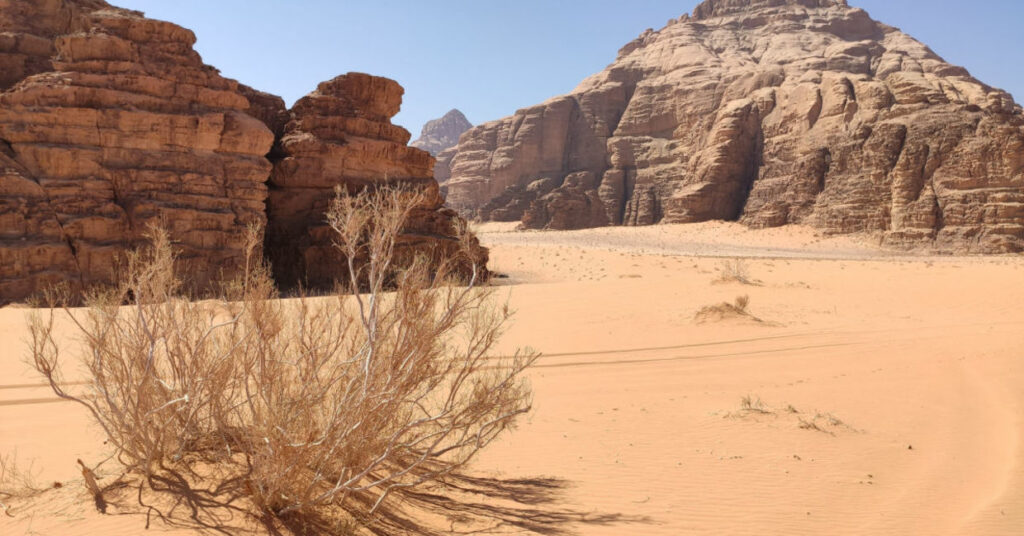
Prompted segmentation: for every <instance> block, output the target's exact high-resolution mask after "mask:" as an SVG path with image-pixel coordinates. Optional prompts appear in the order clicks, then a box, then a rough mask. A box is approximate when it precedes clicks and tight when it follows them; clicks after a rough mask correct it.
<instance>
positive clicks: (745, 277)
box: [714, 259, 761, 286]
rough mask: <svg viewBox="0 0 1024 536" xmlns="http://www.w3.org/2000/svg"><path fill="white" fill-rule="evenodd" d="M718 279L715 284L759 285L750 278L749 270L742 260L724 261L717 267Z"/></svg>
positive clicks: (759, 283) (758, 282)
mask: <svg viewBox="0 0 1024 536" xmlns="http://www.w3.org/2000/svg"><path fill="white" fill-rule="evenodd" d="M718 273H719V275H718V279H716V280H715V281H714V282H715V283H740V284H742V285H753V286H759V285H761V282H760V281H755V280H754V279H752V278H751V277H750V269H749V268H747V262H746V261H745V260H744V259H730V260H724V261H722V262H721V263H720V264H719V265H718Z"/></svg>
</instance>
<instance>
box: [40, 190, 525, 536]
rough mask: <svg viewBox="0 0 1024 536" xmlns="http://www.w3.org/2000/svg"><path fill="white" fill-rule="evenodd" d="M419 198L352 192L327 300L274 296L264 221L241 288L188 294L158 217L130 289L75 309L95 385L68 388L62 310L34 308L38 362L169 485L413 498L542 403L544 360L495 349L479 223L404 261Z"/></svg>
mask: <svg viewBox="0 0 1024 536" xmlns="http://www.w3.org/2000/svg"><path fill="white" fill-rule="evenodd" d="M420 201H421V198H420V196H419V195H418V194H415V193H411V192H407V191H398V190H382V191H376V192H370V193H364V194H361V195H358V196H349V195H346V194H344V193H343V192H339V196H338V198H337V199H336V201H335V202H334V203H333V205H332V206H331V207H330V210H329V214H328V222H329V223H330V225H331V227H332V228H333V229H334V230H335V231H336V232H337V237H336V238H337V247H338V248H339V249H340V250H341V253H342V254H343V255H344V257H345V259H347V265H346V266H344V267H343V269H342V270H341V273H342V274H344V278H343V279H344V280H343V282H342V283H341V284H339V286H338V290H337V292H335V293H334V294H333V295H331V296H328V297H324V298H318V299H309V298H299V299H296V300H287V301H286V300H278V299H275V298H276V297H277V294H276V290H275V288H274V284H273V281H272V280H271V276H270V273H269V271H268V269H267V267H266V266H265V265H264V263H262V262H261V260H260V256H259V251H258V250H259V247H258V246H259V244H260V237H261V234H262V233H261V232H260V231H259V230H258V229H252V230H251V232H250V239H249V244H248V255H247V261H246V266H245V269H244V273H243V275H242V276H240V277H239V278H238V279H237V280H235V281H233V282H232V283H230V284H227V285H226V286H225V288H224V298H225V300H223V301H221V302H211V301H206V302H190V301H188V300H186V299H184V298H182V297H181V295H180V292H179V290H180V289H181V287H182V284H181V279H180V277H181V276H180V274H176V273H175V270H174V263H175V256H174V252H173V247H172V244H171V241H170V240H169V238H168V235H167V234H166V233H165V232H163V231H161V230H159V229H154V230H152V232H151V235H150V240H151V245H150V246H149V247H147V248H144V249H142V250H140V251H138V252H136V253H134V254H132V255H131V256H130V257H129V259H128V262H127V266H126V270H125V273H124V274H122V276H121V277H120V278H119V281H121V283H120V285H119V286H118V288H116V289H113V290H109V291H104V292H94V293H92V294H91V295H90V296H88V299H87V304H88V307H87V309H86V310H85V312H84V313H82V314H69V315H68V316H69V317H70V318H71V319H72V321H73V322H74V324H75V325H76V326H77V329H78V331H79V332H80V335H81V337H82V340H83V341H84V355H83V360H84V364H85V366H86V368H87V370H88V372H89V376H90V380H91V385H90V389H89V391H88V392H86V393H71V392H68V391H66V390H65V388H64V387H62V374H61V370H62V366H61V363H62V359H63V357H64V354H65V352H64V351H63V350H62V349H61V348H60V347H59V346H58V344H57V342H56V338H55V333H54V318H55V316H56V315H57V314H59V312H60V309H59V308H57V307H51V308H50V310H49V313H37V314H35V315H34V316H33V317H32V318H31V320H30V329H31V335H32V337H31V356H32V361H33V363H34V365H35V368H36V369H37V370H38V371H39V372H40V373H41V374H42V375H43V376H44V377H45V378H46V379H47V380H48V381H49V383H50V386H51V387H52V389H53V391H54V392H55V393H56V394H57V395H58V396H60V397H62V398H65V399H68V400H72V401H75V402H77V403H79V404H81V405H83V406H85V407H86V408H87V409H88V410H89V411H90V412H91V414H92V416H93V417H94V419H95V421H96V422H97V423H98V424H99V425H100V426H101V427H102V428H103V430H104V431H105V432H106V435H107V437H108V439H109V443H110V444H111V445H113V446H114V447H115V448H116V451H117V454H118V459H119V460H120V461H121V462H122V463H123V464H124V465H125V466H126V468H127V469H128V471H130V472H132V473H133V474H137V475H140V476H141V477H142V478H141V481H143V482H148V483H149V485H150V486H151V487H153V489H157V487H159V488H160V489H166V488H168V487H170V483H172V482H182V481H183V479H182V478H179V477H178V476H176V475H181V474H184V475H188V479H187V480H188V481H189V482H192V481H199V482H201V483H202V485H203V486H204V488H205V489H213V488H214V487H216V488H217V489H227V488H232V489H236V490H238V494H239V495H242V496H244V497H247V498H248V499H249V500H250V501H251V504H252V506H253V508H254V509H255V512H254V515H258V516H260V517H262V518H264V519H267V518H269V519H275V520H280V521H282V522H285V523H286V524H291V523H295V522H296V520H299V521H300V522H301V521H303V520H316V519H327V518H331V519H334V520H335V521H334V523H335V525H334V526H341V524H342V523H344V524H347V523H350V522H352V521H356V522H359V523H365V524H372V523H373V516H372V514H374V513H377V514H381V509H383V510H384V512H385V513H386V512H387V511H388V509H389V508H391V509H393V508H398V507H399V506H398V504H399V503H400V502H401V501H399V500H397V499H400V498H401V497H402V496H403V495H408V494H411V493H415V492H416V491H417V490H418V489H419V488H421V487H422V486H424V485H428V484H434V483H437V482H438V481H444V480H445V479H446V477H448V476H449V475H455V474H457V473H458V472H459V471H461V470H463V469H464V468H465V466H466V464H467V463H468V462H469V461H470V460H471V459H473V457H474V456H475V455H476V454H477V453H478V452H480V450H481V449H483V448H485V447H487V445H488V444H490V443H491V442H492V441H494V439H495V438H497V437H498V436H499V435H500V434H501V433H502V432H503V431H505V430H508V429H510V428H511V427H513V425H514V424H515V422H516V418H517V417H518V416H519V415H522V414H524V413H525V412H527V411H528V410H529V408H530V398H531V393H530V389H529V387H528V385H527V384H526V383H525V381H524V379H523V378H522V373H523V371H524V370H525V369H526V368H527V367H528V366H529V365H530V364H531V363H532V362H533V361H534V359H535V356H534V355H532V354H529V353H517V354H516V355H515V356H511V357H502V358H494V357H488V353H489V350H491V349H492V348H493V347H494V345H495V343H496V341H497V340H498V338H499V336H500V335H501V334H502V332H503V329H504V326H505V324H506V322H507V320H508V319H509V317H510V312H509V310H508V308H507V306H505V307H502V306H500V305H498V304H496V303H495V302H494V301H493V299H492V293H491V291H490V290H488V289H487V288H482V287H480V286H479V280H478V279H479V274H480V271H481V270H482V267H478V266H476V264H473V263H471V264H472V266H471V270H469V273H465V271H461V272H460V270H458V269H457V267H459V266H465V263H466V260H467V259H470V260H471V261H472V259H473V256H472V252H471V251H470V245H471V240H472V239H471V236H470V235H469V233H468V232H466V231H465V230H464V229H463V230H462V232H461V245H462V247H460V248H456V249H457V251H456V252H454V253H451V254H446V255H443V256H441V258H440V259H438V258H437V257H436V256H435V257H433V258H431V259H428V258H427V257H426V256H422V255H414V256H405V257H402V259H401V262H399V260H398V259H399V256H398V254H397V253H396V246H397V245H398V244H397V243H398V241H399V237H400V234H401V230H402V226H403V224H404V223H405V221H406V219H407V217H408V216H409V213H410V211H411V210H412V209H413V208H414V207H416V206H417V204H418V203H419V202H420ZM456 282H457V283H459V284H455V283H456ZM389 289H393V292H392V291H389ZM126 302H127V303H130V305H128V306H126V307H121V305H122V304H123V303H126ZM54 305H56V302H54ZM68 312H69V313H70V311H68ZM210 480H213V482H210ZM158 483H159V484H161V485H160V486H157V484H158ZM140 485H141V484H140ZM389 497H391V499H389ZM339 520H341V521H339Z"/></svg>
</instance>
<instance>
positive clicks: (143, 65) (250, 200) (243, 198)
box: [0, 0, 274, 297]
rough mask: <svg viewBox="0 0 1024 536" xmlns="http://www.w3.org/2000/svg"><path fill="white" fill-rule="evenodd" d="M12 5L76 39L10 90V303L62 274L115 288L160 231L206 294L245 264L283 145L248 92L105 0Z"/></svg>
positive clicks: (166, 30) (182, 36)
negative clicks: (275, 150) (121, 270)
mask: <svg viewBox="0 0 1024 536" xmlns="http://www.w3.org/2000/svg"><path fill="white" fill-rule="evenodd" d="M9 3H11V2H9ZM12 6H13V7H14V9H13V10H12V11H10V12H8V11H6V10H5V11H3V12H2V14H0V15H2V16H4V17H5V18H6V16H7V15H9V14H10V13H13V14H16V15H21V16H24V17H25V18H26V19H27V20H37V21H42V22H46V21H48V20H49V18H50V16H51V14H52V13H51V12H53V11H56V12H58V13H60V14H61V16H60V17H57V18H58V19H65V18H66V17H70V19H65V20H64V22H63V23H64V24H65V26H64V27H63V28H55V27H53V26H46V28H44V29H45V31H46V32H60V31H66V32H69V33H63V34H61V35H58V36H56V37H54V38H53V40H52V41H51V43H52V47H53V48H52V51H53V54H52V57H51V58H50V60H49V62H50V68H52V69H53V70H52V71H49V72H40V73H37V74H33V75H31V76H28V77H26V78H24V79H23V80H21V81H19V82H18V83H17V84H16V85H14V86H13V87H11V88H9V89H8V90H7V91H5V92H4V93H2V94H0V140H2V142H0V143H2V145H3V147H4V148H5V149H6V152H7V154H6V157H5V159H4V173H5V178H4V181H5V185H4V188H3V190H2V194H3V197H4V201H3V204H4V205H6V207H7V210H6V211H5V214H4V216H3V217H4V218H5V220H6V221H5V224H4V225H3V228H2V239H0V240H2V242H0V249H3V250H4V256H5V257H9V258H8V262H5V263H4V265H3V267H2V268H0V272H2V273H0V281H3V285H4V287H5V290H4V291H3V295H4V296H7V297H20V296H24V295H27V294H30V293H32V292H34V291H35V290H38V288H39V286H40V284H41V282H43V281H44V280H49V279H52V278H58V279H63V280H67V281H71V282H73V283H75V284H77V285H84V286H87V285H90V284H95V283H104V282H107V281H109V278H110V276H111V274H112V271H113V268H114V266H115V263H116V262H117V261H118V258H119V256H121V255H122V254H123V253H124V252H125V251H126V250H127V249H128V248H131V247H132V246H134V245H136V244H137V243H138V242H139V241H140V240H141V239H142V238H143V237H144V235H145V233H146V231H147V229H148V227H149V226H150V225H153V224H160V225H163V226H165V227H167V228H168V229H169V230H170V231H171V232H172V234H173V237H174V239H175V241H176V242H177V245H178V248H179V250H180V251H181V253H182V259H183V262H184V263H186V264H187V265H188V267H189V273H190V274H191V277H190V279H191V281H192V282H193V283H195V284H196V285H197V286H200V287H201V286H204V285H205V284H206V283H207V282H209V281H211V280H213V279H215V278H217V276H218V274H219V273H220V272H222V271H223V270H230V269H231V267H232V266H235V265H237V264H238V263H239V261H240V260H241V258H242V256H243V235H244V229H245V225H246V224H247V223H249V222H262V221H264V219H265V216H264V199H265V198H266V185H265V184H264V183H265V181H266V177H267V176H268V175H269V172H270V163H269V162H268V161H267V160H266V159H265V158H264V156H265V154H266V153H267V152H268V151H269V150H270V147H271V144H272V143H273V139H274V137H273V134H272V133H271V132H270V130H269V129H268V128H267V127H266V126H264V124H263V123H261V122H260V121H258V120H256V119H254V118H252V117H251V116H249V115H247V114H246V112H245V111H246V109H247V108H249V102H248V101H247V99H246V98H245V97H244V96H243V95H242V94H241V93H239V91H238V84H237V83H236V82H234V81H232V80H228V79H225V78H223V77H221V76H220V75H219V74H218V73H217V71H216V70H215V69H213V68H212V67H209V66H207V65H204V64H203V62H202V60H201V59H200V57H199V55H198V54H196V53H195V52H194V51H193V50H192V45H193V43H194V42H195V36H194V35H193V34H192V32H190V31H188V30H185V29H183V28H181V27H178V26H176V25H174V24H170V23H166V22H160V21H155V20H150V19H146V18H144V17H143V16H142V15H141V14H140V13H136V12H131V11H126V10H121V9H115V8H110V7H107V6H105V5H100V3H97V2H88V1H86V2H72V1H63V2H59V1H56V2H55V1H43V2H36V1H34V0H33V1H31V2H29V1H25V2H13V3H12ZM93 8H97V9H93ZM34 10H41V11H40V15H39V17H38V18H37V17H35V16H33V13H35V11H34ZM20 22H21V21H19V20H18V19H15V20H14V21H13V23H14V24H19V23H20ZM9 24H12V21H10V20H7V21H6V23H5V25H9ZM29 27H30V28H31V26H29ZM33 31H39V30H36V29H33ZM47 36H48V34H47ZM40 43H41V42H40ZM39 48H40V50H42V49H43V48H45V47H42V45H41V44H40V47H39ZM25 64H26V66H33V67H39V66H40V65H42V64H41V63H38V62H35V61H34V60H33V61H28V60H26V63H25ZM39 273H43V274H47V273H48V274H49V275H47V276H46V277H43V278H42V279H40V277H39V276H38V275H36V274H39Z"/></svg>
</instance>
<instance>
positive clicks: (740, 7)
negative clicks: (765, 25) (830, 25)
mask: <svg viewBox="0 0 1024 536" xmlns="http://www.w3.org/2000/svg"><path fill="white" fill-rule="evenodd" d="M778 6H804V7H809V8H821V7H849V4H847V3H846V0H704V2H701V3H700V5H698V6H697V7H696V8H694V10H693V18H694V20H704V19H709V18H712V17H721V16H724V15H731V14H735V13H740V12H743V11H751V10H756V9H763V8H768V7H778Z"/></svg>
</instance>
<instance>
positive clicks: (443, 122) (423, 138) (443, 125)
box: [410, 110, 473, 157]
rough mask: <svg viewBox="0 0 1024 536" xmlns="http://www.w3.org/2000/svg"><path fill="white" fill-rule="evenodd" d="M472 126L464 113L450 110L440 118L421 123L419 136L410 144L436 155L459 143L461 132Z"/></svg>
mask: <svg viewBox="0 0 1024 536" xmlns="http://www.w3.org/2000/svg"><path fill="white" fill-rule="evenodd" d="M471 128H473V125H472V123H470V122H469V120H468V119H466V116H465V115H462V112H460V111H458V110H451V111H449V112H448V113H446V114H444V116H443V117H441V118H440V119H434V120H433V121H427V124H426V125H423V131H422V132H420V137H419V139H417V140H416V141H414V142H412V143H411V144H410V145H412V146H413V147H416V148H417V149H423V150H424V151H427V152H428V153H430V155H431V156H435V157H436V156H437V155H438V154H440V153H441V152H442V151H444V150H445V149H448V148H450V147H455V145H456V144H457V143H459V136H461V135H462V133H463V132H465V131H467V130H469V129H471Z"/></svg>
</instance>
